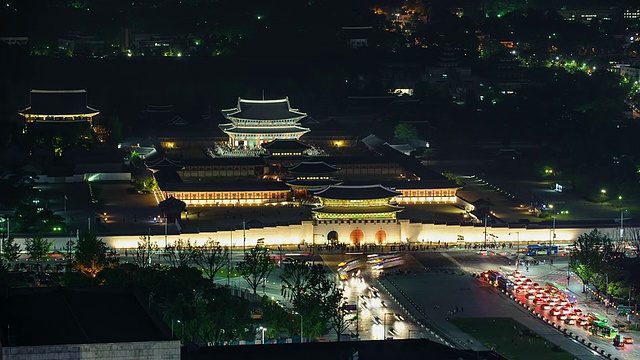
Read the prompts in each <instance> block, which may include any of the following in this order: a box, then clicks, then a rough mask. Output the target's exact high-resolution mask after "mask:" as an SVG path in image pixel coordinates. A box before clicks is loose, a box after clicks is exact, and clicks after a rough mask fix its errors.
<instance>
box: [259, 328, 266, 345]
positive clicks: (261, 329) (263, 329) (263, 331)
mask: <svg viewBox="0 0 640 360" xmlns="http://www.w3.org/2000/svg"><path fill="white" fill-rule="evenodd" d="M258 330H260V331H262V344H263V345H264V333H265V331H267V328H266V327H262V326H260V327H259V328H258Z"/></svg>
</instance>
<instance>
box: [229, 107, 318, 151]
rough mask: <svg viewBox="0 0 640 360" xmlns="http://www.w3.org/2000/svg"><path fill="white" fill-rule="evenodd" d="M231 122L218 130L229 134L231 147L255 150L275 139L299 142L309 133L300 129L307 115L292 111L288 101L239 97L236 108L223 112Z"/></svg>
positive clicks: (305, 129)
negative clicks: (301, 121)
mask: <svg viewBox="0 0 640 360" xmlns="http://www.w3.org/2000/svg"><path fill="white" fill-rule="evenodd" d="M222 115H224V117H225V118H226V119H227V120H229V121H231V122H230V123H226V124H220V125H219V127H220V129H221V130H222V131H224V132H225V133H226V134H227V135H229V142H228V144H229V146H231V147H237V146H243V147H256V146H260V145H261V144H262V143H265V142H268V141H271V140H274V139H299V138H300V137H301V136H302V135H304V134H305V133H307V132H309V129H308V128H304V127H302V126H300V120H302V119H303V118H305V117H307V114H305V113H302V112H299V111H298V110H297V109H292V108H291V106H290V105H289V99H288V98H285V99H279V100H246V99H241V98H238V105H237V106H236V107H235V108H232V109H227V110H222Z"/></svg>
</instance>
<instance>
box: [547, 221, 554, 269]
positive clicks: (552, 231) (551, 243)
mask: <svg viewBox="0 0 640 360" xmlns="http://www.w3.org/2000/svg"><path fill="white" fill-rule="evenodd" d="M552 219H553V227H552V228H551V240H550V241H549V250H547V254H548V255H549V267H551V265H552V262H551V254H552V253H553V240H555V238H556V217H555V216H552Z"/></svg>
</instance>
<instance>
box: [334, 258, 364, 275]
mask: <svg viewBox="0 0 640 360" xmlns="http://www.w3.org/2000/svg"><path fill="white" fill-rule="evenodd" d="M360 266H362V260H360V259H351V260H348V261H343V262H341V263H339V264H338V271H342V272H349V271H351V270H355V269H357V268H359V267H360Z"/></svg>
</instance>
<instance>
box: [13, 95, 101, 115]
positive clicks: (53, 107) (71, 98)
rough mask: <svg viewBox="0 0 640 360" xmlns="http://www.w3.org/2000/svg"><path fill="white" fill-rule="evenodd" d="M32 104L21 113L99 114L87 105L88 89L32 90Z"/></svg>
mask: <svg viewBox="0 0 640 360" xmlns="http://www.w3.org/2000/svg"><path fill="white" fill-rule="evenodd" d="M30 98H31V105H30V106H29V107H27V108H26V109H24V110H22V111H21V112H20V113H21V114H25V115H52V116H54V115H83V114H89V115H97V114H98V113H99V111H98V110H96V109H94V108H91V107H89V106H87V92H86V90H31V94H30Z"/></svg>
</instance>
